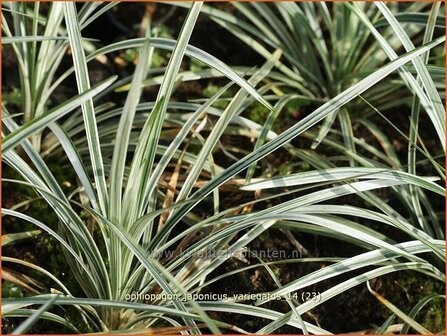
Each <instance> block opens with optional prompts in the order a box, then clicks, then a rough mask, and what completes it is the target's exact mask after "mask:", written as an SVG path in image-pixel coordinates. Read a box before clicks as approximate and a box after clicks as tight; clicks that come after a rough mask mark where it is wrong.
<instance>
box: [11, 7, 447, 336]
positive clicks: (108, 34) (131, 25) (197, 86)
mask: <svg viewBox="0 0 447 336" xmlns="http://www.w3.org/2000/svg"><path fill="white" fill-rule="evenodd" d="M217 6H219V7H222V8H224V9H228V10H231V9H232V6H230V5H228V4H226V3H221V4H218V5H217ZM146 11H149V12H151V13H153V21H154V22H153V25H156V24H157V22H159V21H160V20H163V18H165V17H167V20H166V21H165V22H164V24H165V25H166V26H167V27H174V28H171V29H172V31H171V32H170V33H171V34H172V35H173V36H176V35H177V34H178V31H179V29H180V27H181V24H182V22H183V20H184V17H185V13H186V11H185V10H184V9H176V10H175V11H174V12H171V6H168V5H163V4H157V5H155V4H148V5H146V4H142V3H134V4H132V5H131V4H129V3H126V4H120V5H118V6H116V7H115V9H114V10H113V11H112V12H110V13H109V14H107V15H104V16H102V17H101V18H100V19H99V20H98V21H97V22H96V24H94V25H91V26H90V27H89V28H87V29H86V30H85V31H84V33H85V36H88V37H92V38H97V39H100V40H101V43H103V44H104V45H106V44H108V43H111V42H116V41H119V40H123V39H126V38H133V37H138V36H139V32H138V26H139V23H140V22H141V20H142V18H143V15H144V13H145V12H146ZM222 41H225V42H224V43H223V42H222ZM191 44H192V45H194V46H197V47H199V48H202V49H203V50H206V51H208V52H209V53H210V54H212V55H218V56H219V58H220V59H221V60H222V61H224V62H226V63H228V64H230V65H233V64H234V65H235V64H237V65H250V66H252V65H254V64H256V65H261V64H262V63H263V59H262V58H261V57H260V56H259V55H257V54H256V53H254V52H253V51H252V50H251V49H250V48H247V47H246V46H245V44H243V43H242V42H241V41H239V40H238V39H237V38H235V37H234V36H233V35H232V34H231V33H229V32H228V31H227V30H225V29H223V28H221V27H219V26H218V25H217V24H215V23H213V22H211V21H210V20H209V19H208V18H206V16H205V15H201V16H200V18H199V22H198V24H197V26H196V28H195V31H194V34H193V35H192V39H191ZM235 50H236V51H237V52H234V51H235ZM121 56H122V55H117V54H112V55H109V57H108V62H107V64H106V65H104V64H101V63H99V62H96V61H95V62H92V63H91V66H90V68H89V69H90V75H91V79H92V82H93V83H96V82H98V81H101V80H103V79H105V78H107V77H109V76H110V75H112V74H115V73H118V74H120V76H121V77H123V76H126V75H127V74H129V73H130V71H131V70H132V69H133V67H134V64H132V63H131V62H129V63H128V64H126V65H125V66H124V67H121V66H118V65H117V64H116V62H115V61H114V60H115V58H116V57H121ZM69 65H70V62H69V61H67V62H66V64H65V65H63V67H62V69H61V71H62V70H64V68H65V67H68V66H69ZM16 67H17V64H16V62H15V60H14V57H13V55H12V52H11V50H9V49H8V47H5V48H4V49H3V53H2V70H3V71H2V81H3V83H4V88H3V90H5V92H9V91H11V90H12V89H13V88H14V87H16V86H17V85H18V84H19V79H18V76H17V72H16V71H15V69H16ZM207 84H208V83H206V82H203V81H202V82H192V83H186V84H185V85H182V86H181V87H180V88H178V90H177V91H176V95H175V98H176V99H178V100H185V99H190V98H196V97H201V95H202V93H203V90H204V88H205V87H206V85H207ZM75 87H76V86H75V82H74V78H73V76H72V77H70V78H69V79H67V80H66V81H65V82H64V84H63V85H61V87H60V88H59V89H58V90H57V92H56V93H55V95H54V96H52V100H53V102H54V103H55V104H58V103H60V102H62V101H64V100H66V99H67V98H68V97H70V96H72V95H73V94H74V88H75ZM156 93H157V91H156V90H154V89H148V91H145V98H147V99H148V100H151V99H153V98H154V97H155V95H156ZM124 98H125V95H124V94H123V95H118V96H117V98H114V101H115V102H116V103H117V104H122V103H123V101H124ZM311 110H312V107H307V108H306V107H305V108H303V109H302V110H300V111H296V113H295V114H291V116H290V118H289V119H288V120H285V121H283V122H284V124H283V125H282V126H281V128H283V129H285V128H287V127H288V126H290V125H291V124H293V123H294V122H295V121H296V120H297V119H299V118H302V116H303V115H306V113H307V112H308V111H311ZM390 115H391V116H397V118H398V119H397V120H393V123H396V124H398V125H399V127H400V128H401V129H403V130H407V129H408V127H407V126H408V120H407V119H405V118H404V117H400V116H402V115H407V114H403V113H402V114H397V113H396V114H393V113H390ZM376 122H377V124H379V125H383V129H386V130H389V132H390V138H394V139H396V142H395V146H396V149H397V150H398V153H399V155H402V157H403V158H404V157H405V155H406V148H400V147H399V143H400V142H402V143H405V141H402V139H401V137H400V136H399V135H398V134H395V133H394V132H393V131H392V130H391V128H390V127H389V125H388V124H387V123H386V122H385V121H383V120H382V121H381V120H377V121H376ZM425 123H426V121H422V124H421V129H422V130H423V131H422V132H427V133H428V134H424V135H428V136H423V138H424V139H430V138H431V137H430V134H431V133H430V132H431V131H430V128H429V127H426V125H425ZM405 127H407V128H405ZM278 131H279V130H278ZM359 132H361V134H360V135H359V137H365V138H367V141H369V140H371V141H372V143H374V139H372V138H371V135H370V133H368V132H367V131H366V130H364V129H363V130H362V129H361V128H360V127H359ZM405 132H406V131H405ZM356 135H357V134H356ZM245 141H248V140H247V139H245ZM310 143H311V142H310V140H308V139H305V138H299V139H295V140H294V144H295V145H298V147H300V148H309V146H310ZM245 145H246V147H247V148H250V146H252V144H251V143H249V142H247V143H245ZM425 145H426V146H427V147H428V148H436V147H435V142H434V141H433V143H431V142H429V143H426V144H425ZM431 146H433V147H431ZM321 150H322V151H323V152H324V151H327V153H328V155H333V152H331V149H330V148H324V146H323V145H322V148H321ZM433 154H436V153H433ZM217 160H218V161H219V162H218V163H219V164H222V165H224V166H225V165H227V164H228V163H230V161H231V160H229V159H228V158H226V157H225V156H218V159H217ZM293 160H296V158H293V157H291V156H290V154H288V153H286V151H284V150H279V151H278V152H277V153H275V154H273V155H270V156H268V157H267V158H266V159H265V160H263V161H261V162H260V165H261V167H263V168H268V167H271V166H277V167H278V166H280V165H281V164H284V163H290V162H293ZM404 161H405V160H404ZM57 165H58V163H56V164H53V165H52V169H53V168H54V167H57ZM3 171H4V174H3V175H4V176H6V177H11V176H12V173H11V171H10V170H7V169H5V170H3ZM421 172H423V173H424V175H425V173H426V174H427V175H429V174H430V171H424V168H423V166H422V168H421ZM60 177H61V181H62V180H66V179H68V180H70V178H71V177H70V176H64V172H60ZM72 182H73V183H72V185H75V181H72ZM25 195H27V196H25ZM223 196H224V198H223V199H226V202H225V204H226V205H227V208H230V207H232V206H234V205H236V204H240V203H241V202H242V201H248V200H252V199H253V195H252V194H250V193H247V194H244V195H242V196H241V195H239V196H237V198H235V195H234V191H233V192H226V193H224V195H223ZM295 196H297V195H291V196H289V198H292V197H295ZM383 196H384V197H385V198H389V199H390V200H391V199H395V198H394V197H393V195H391V194H390V193H389V192H387V193H386V194H384V195H383ZM25 197H32V194H31V193H30V191H29V190H27V189H26V188H17V187H15V186H12V185H11V184H7V183H4V184H3V186H2V199H3V206H5V207H6V208H9V207H10V206H11V205H13V204H17V203H18V202H20V201H23V200H24V199H25ZM225 197H226V198H225ZM433 201H434V202H435V203H434V205H433V206H434V207H436V209H443V208H444V206H443V203H440V202H443V200H442V199H441V198H439V199H438V198H434V199H433ZM340 202H341V203H340V204H344V203H349V204H353V203H354V202H358V201H357V200H356V199H353V198H352V197H351V198H348V199H341V200H340ZM391 202H396V201H391ZM390 205H392V206H396V204H394V203H392V204H390ZM262 206H266V204H259V205H257V206H255V207H262ZM397 208H398V206H397ZM208 209H209V207H207V204H206V201H205V202H203V204H201V205H199V207H198V209H197V212H199V213H200V214H202V215H204V216H205V215H206V214H207V211H208ZM29 210H30V211H32V212H34V214H35V215H36V216H41V218H42V220H45V221H47V223H51V225H53V226H56V220H57V219H56V218H55V217H54V216H51V215H48V213H50V211H49V210H50V209H48V207H47V206H45V205H44V204H43V202H42V203H38V202H37V203H35V204H33V205H32V206H31V207H30V209H29ZM443 215H444V213H440V216H443ZM371 228H373V229H380V230H383V227H382V226H379V225H377V227H374V226H371ZM2 229H3V234H4V233H9V232H18V231H23V230H29V229H34V228H33V227H31V226H30V225H27V224H25V223H23V222H21V221H18V220H15V219H11V218H7V217H5V218H4V220H3V223H2ZM387 229H388V228H387ZM388 230H389V232H385V234H387V235H389V236H390V237H392V238H393V239H395V240H396V241H401V240H402V239H403V238H405V237H403V236H402V234H401V232H398V231H397V230H395V231H393V230H392V229H388ZM381 232H383V231H381ZM292 235H293V237H294V239H296V240H297V241H298V242H300V243H301V244H302V245H303V246H304V248H305V249H306V250H307V251H308V253H309V256H312V257H325V256H326V257H348V256H351V255H353V254H355V253H359V252H361V251H362V250H361V249H360V248H359V247H356V246H353V245H350V244H348V243H344V242H339V241H334V240H333V239H328V238H325V237H319V236H313V235H310V234H305V233H300V232H293V233H292ZM248 248H249V249H250V250H251V251H281V253H285V256H283V257H282V258H279V259H278V258H267V259H266V260H264V261H279V260H286V259H289V258H290V257H291V256H292V255H293V254H294V253H296V251H297V247H296V246H295V245H294V244H293V242H292V241H291V239H290V237H288V236H286V234H285V232H284V231H281V230H278V229H272V230H269V231H268V232H267V233H266V234H265V235H262V236H261V237H259V238H258V239H256V240H255V241H253V242H252V243H251V244H250V245H249V246H248ZM2 253H3V254H4V255H7V256H12V257H17V258H21V259H24V260H27V261H30V262H33V263H35V264H37V265H41V266H46V267H49V271H51V272H53V273H54V274H55V275H56V276H57V277H58V278H59V279H61V280H62V281H63V282H64V284H66V285H67V286H68V288H69V289H70V290H71V291H72V293H73V294H74V295H75V296H76V295H79V296H83V293H82V291H81V290H80V288H79V287H77V285H76V280H75V279H73V277H72V275H71V274H70V272H69V271H67V270H68V269H69V266H68V265H67V263H66V261H65V259H64V256H63V253H62V250H61V248H60V246H58V244H57V243H56V242H55V241H54V239H52V238H51V237H49V236H48V235H41V236H39V237H38V238H36V239H35V240H34V242H33V243H31V244H30V242H29V241H28V242H24V243H19V244H16V245H12V246H11V247H6V248H4V249H3V251H2ZM257 263H259V261H258V260H257V259H256V258H254V257H251V256H247V262H244V261H241V260H238V259H236V258H231V259H230V260H228V261H227V262H225V263H224V264H223V265H221V266H220V267H219V268H218V269H217V270H216V272H214V273H213V274H212V275H211V277H213V276H217V275H220V274H224V273H227V272H230V271H233V270H237V269H240V268H242V267H246V266H248V265H253V264H257ZM328 265H330V263H284V264H277V265H275V266H272V269H273V270H274V272H275V274H276V275H277V277H278V279H279V280H280V282H281V283H282V284H283V285H285V284H287V283H289V282H291V281H293V280H295V279H298V278H300V277H302V276H303V275H306V274H309V273H310V272H313V271H315V270H318V269H320V268H322V267H325V266H328ZM64 270H65V271H64ZM29 274H30V275H32V276H36V277H37V276H38V275H37V274H33V273H32V272H31V273H29ZM350 276H352V273H350ZM347 278H348V276H344V277H343V276H340V277H337V278H336V279H331V280H327V281H324V282H322V283H319V284H318V285H315V286H311V287H310V288H304V289H303V290H302V292H317V293H321V292H323V291H324V290H326V289H327V288H330V287H331V286H333V285H334V284H336V283H339V282H340V281H342V280H343V279H347ZM39 279H40V278H39ZM42 285H43V292H45V291H48V289H49V288H50V287H51V286H52V284H50V283H43V284H42ZM371 285H372V287H373V288H374V289H375V290H376V291H377V292H379V293H380V294H382V295H383V296H385V297H386V298H388V299H389V300H390V301H391V302H393V303H394V304H395V305H396V306H398V307H407V308H410V307H413V306H414V305H415V304H416V303H417V302H418V301H419V300H420V299H421V298H423V297H424V296H426V295H428V294H430V293H434V292H437V293H443V292H444V288H441V287H440V285H439V284H437V283H435V282H434V281H432V280H431V279H429V278H427V277H425V276H424V275H422V274H419V273H414V272H406V273H404V272H400V273H399V274H398V275H394V274H390V275H387V276H384V277H381V278H379V279H376V280H375V281H372V282H371ZM276 288H277V286H276V284H275V282H274V281H273V280H272V278H271V276H270V275H269V273H268V272H267V270H266V269H265V268H263V267H257V268H253V269H250V270H249V271H246V272H243V273H238V274H235V275H232V276H230V277H227V278H226V279H225V280H223V281H219V282H216V283H213V284H211V285H209V286H208V287H206V288H205V289H204V290H203V291H202V293H206V292H209V293H216V294H227V295H228V296H231V295H233V294H246V293H262V292H265V291H271V290H274V289H276ZM408 293H410V295H408ZM25 294H27V293H25ZM28 294H29V293H28ZM300 294H301V293H298V295H300ZM263 307H265V308H269V309H272V310H275V311H278V312H288V311H289V310H290V307H289V306H288V304H287V303H286V302H285V301H271V302H269V303H267V304H265V305H263ZM443 309H444V308H443V306H442V303H437V304H436V305H433V306H430V307H429V308H427V309H425V310H424V311H422V313H421V315H423V316H424V317H423V319H422V318H421V320H423V321H425V323H424V325H425V326H426V327H427V328H429V329H434V330H438V329H441V328H442V326H443V324H444V320H443V318H442V317H440V316H444V313H443ZM440 312H441V313H440ZM67 314H68V312H67ZM390 314H391V313H390V312H389V311H388V310H387V309H386V308H385V307H384V306H383V305H382V304H381V303H379V302H378V301H377V300H376V299H375V298H374V297H373V296H372V295H371V294H370V293H369V292H368V290H367V288H366V286H365V285H362V286H357V287H355V288H353V289H351V290H349V291H346V292H344V293H342V294H340V295H338V296H337V297H335V298H333V299H331V300H329V301H328V302H325V303H324V304H321V305H319V306H318V307H317V308H315V309H314V310H312V312H311V313H310V314H306V315H304V316H303V319H304V320H305V321H308V322H310V323H314V324H317V325H321V327H322V328H324V329H326V330H329V331H331V332H334V333H345V332H352V331H363V330H370V332H369V333H372V332H373V331H371V328H374V327H377V326H380V325H381V324H382V323H383V322H384V320H385V319H386V318H387V317H388V316H389V315H390ZM210 315H211V317H213V318H215V319H217V320H222V321H226V322H228V323H230V324H233V325H236V326H239V327H241V328H243V329H245V330H247V331H250V332H255V331H257V330H259V329H260V328H262V327H263V326H265V325H266V324H268V323H269V322H270V321H267V320H263V319H257V318H252V317H248V316H243V315H238V314H223V313H210ZM18 323H19V320H17V319H3V326H2V333H10V332H12V330H13V329H14V328H15V327H16V326H17V325H18ZM430 323H432V324H431V325H430ZM222 331H224V332H228V333H234V332H233V331H226V330H222ZM31 332H34V333H52V332H54V333H61V332H66V333H69V330H61V329H59V327H55V326H54V325H53V324H51V323H49V322H40V323H39V324H38V325H37V326H35V327H34V328H33V330H32V331H31ZM276 333H278V334H299V333H300V330H299V329H296V328H292V327H288V326H287V327H282V328H280V329H279V330H277V331H276Z"/></svg>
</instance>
